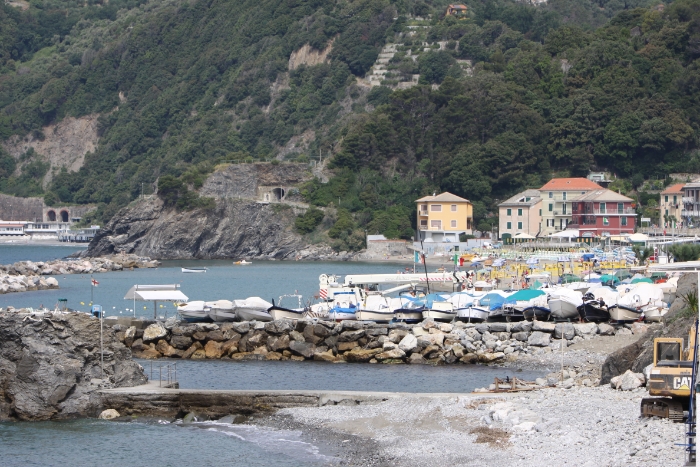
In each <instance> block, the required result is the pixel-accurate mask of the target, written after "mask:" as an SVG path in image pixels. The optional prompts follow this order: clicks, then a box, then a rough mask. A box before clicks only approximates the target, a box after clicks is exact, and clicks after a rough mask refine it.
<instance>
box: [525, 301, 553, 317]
mask: <svg viewBox="0 0 700 467" xmlns="http://www.w3.org/2000/svg"><path fill="white" fill-rule="evenodd" d="M523 317H524V318H525V319H526V320H528V321H534V320H537V321H549V320H550V319H552V311H551V310H550V309H549V308H546V307H543V306H536V305H531V306H528V307H527V308H525V309H524V310H523Z"/></svg>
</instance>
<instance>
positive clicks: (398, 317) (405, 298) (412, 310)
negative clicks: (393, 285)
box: [390, 294, 425, 323]
mask: <svg viewBox="0 0 700 467" xmlns="http://www.w3.org/2000/svg"><path fill="white" fill-rule="evenodd" d="M390 307H391V308H392V309H393V310H394V321H398V322H403V323H420V322H421V321H423V311H425V301H424V300H422V299H420V298H417V297H414V296H412V295H404V294H401V295H399V297H398V298H393V299H392V300H391V302H390Z"/></svg>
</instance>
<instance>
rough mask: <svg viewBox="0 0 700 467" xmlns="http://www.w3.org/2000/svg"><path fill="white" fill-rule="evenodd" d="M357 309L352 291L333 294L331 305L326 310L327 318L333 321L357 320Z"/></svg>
mask: <svg viewBox="0 0 700 467" xmlns="http://www.w3.org/2000/svg"><path fill="white" fill-rule="evenodd" d="M357 307H358V303H357V301H356V298H355V292H354V291H350V290H345V291H336V292H333V305H332V306H331V308H330V309H329V310H328V317H329V318H330V319H332V320H334V321H342V320H346V319H357V317H356V316H355V312H356V311H357Z"/></svg>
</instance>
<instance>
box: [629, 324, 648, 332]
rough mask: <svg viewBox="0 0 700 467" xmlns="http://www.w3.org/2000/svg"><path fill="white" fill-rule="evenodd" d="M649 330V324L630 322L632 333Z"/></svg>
mask: <svg viewBox="0 0 700 467" xmlns="http://www.w3.org/2000/svg"><path fill="white" fill-rule="evenodd" d="M648 330H649V325H647V324H644V323H632V334H635V335H641V334H646V332H647V331H648Z"/></svg>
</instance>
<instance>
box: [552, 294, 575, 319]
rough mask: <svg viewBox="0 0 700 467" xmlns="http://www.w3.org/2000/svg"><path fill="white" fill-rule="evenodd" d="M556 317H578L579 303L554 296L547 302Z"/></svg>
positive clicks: (553, 316)
mask: <svg viewBox="0 0 700 467" xmlns="http://www.w3.org/2000/svg"><path fill="white" fill-rule="evenodd" d="M547 305H548V306H549V311H551V312H552V318H554V319H561V320H564V319H576V318H578V317H579V314H578V309H577V308H578V305H576V304H574V303H571V302H569V301H567V300H562V299H561V298H552V299H550V300H549V302H547Z"/></svg>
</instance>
